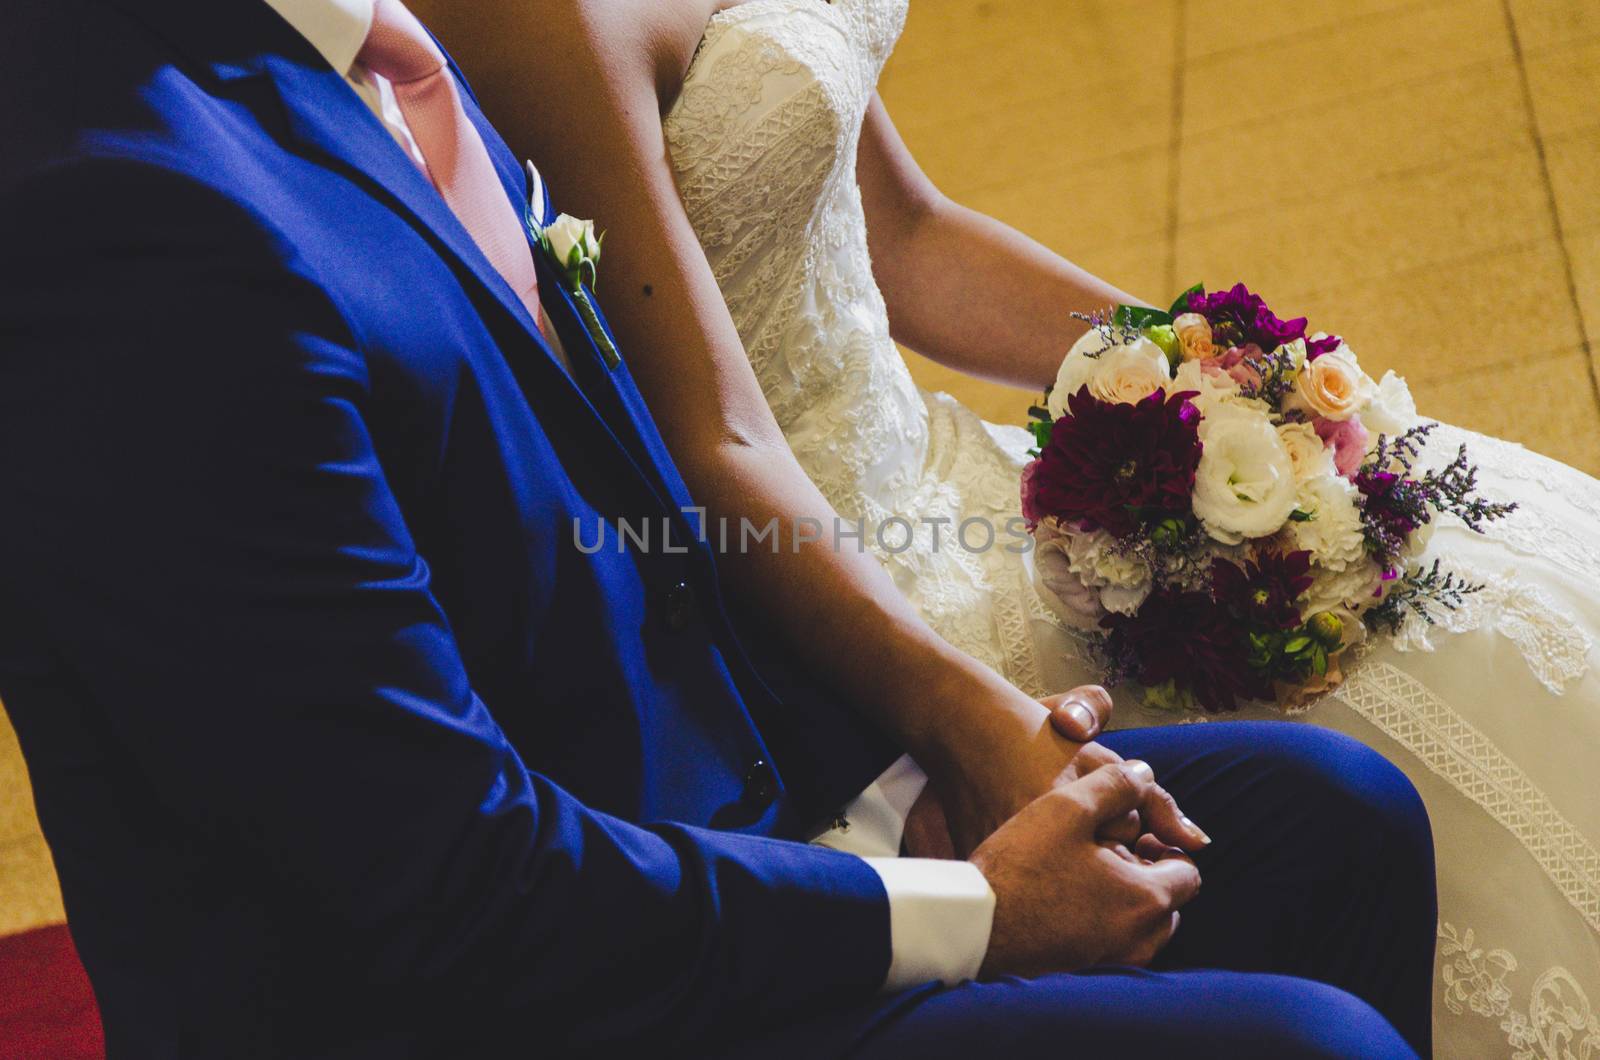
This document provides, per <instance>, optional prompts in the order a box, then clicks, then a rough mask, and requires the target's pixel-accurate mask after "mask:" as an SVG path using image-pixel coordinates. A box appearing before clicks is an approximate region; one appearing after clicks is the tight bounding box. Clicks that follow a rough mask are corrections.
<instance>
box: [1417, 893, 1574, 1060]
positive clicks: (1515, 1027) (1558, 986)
mask: <svg viewBox="0 0 1600 1060" xmlns="http://www.w3.org/2000/svg"><path fill="white" fill-rule="evenodd" d="M1439 963H1440V967H1439V977H1440V981H1441V985H1442V987H1443V996H1442V997H1441V1000H1442V1001H1443V1002H1444V1007H1445V1008H1446V1009H1447V1010H1448V1011H1449V1012H1450V1013H1451V1014H1452V1015H1456V1016H1463V1015H1466V1014H1467V1013H1468V1012H1471V1013H1473V1014H1474V1015H1477V1016H1482V1017H1483V1018H1485V1019H1491V1020H1498V1021H1499V1026H1500V1030H1501V1031H1502V1032H1503V1033H1504V1034H1505V1036H1506V1041H1507V1043H1508V1044H1510V1046H1511V1048H1512V1050H1513V1052H1512V1054H1511V1056H1512V1060H1546V1058H1562V1060H1569V1058H1570V1060H1588V1058H1590V1057H1600V1022H1597V1021H1596V1019H1595V1012H1594V1008H1593V1006H1592V1005H1591V1004H1590V1003H1589V995H1588V994H1587V993H1585V991H1584V989H1583V987H1582V985H1581V984H1579V982H1578V980H1577V977H1576V976H1574V975H1573V974H1572V973H1571V972H1569V971H1567V969H1565V968H1562V967H1559V966H1557V967H1552V968H1550V969H1548V970H1547V971H1545V972H1544V974H1542V975H1540V976H1539V977H1538V978H1537V979H1536V980H1534V983H1533V988H1532V989H1531V990H1530V991H1529V994H1528V1000H1527V1002H1526V1003H1525V1004H1522V1005H1519V1006H1518V1007H1513V1005H1512V1002H1513V1000H1514V997H1513V993H1512V989H1511V986H1510V985H1509V984H1508V983H1507V979H1508V978H1509V977H1510V976H1512V975H1513V974H1514V973H1515V972H1516V971H1517V970H1518V965H1517V959H1516V957H1514V956H1512V954H1511V952H1510V951H1509V950H1504V949H1493V950H1485V949H1484V948H1483V947H1481V946H1479V945H1478V944H1477V941H1476V939H1474V937H1473V933H1472V929H1471V928H1468V929H1467V930H1466V932H1465V933H1458V932H1457V931H1456V928H1455V926H1454V925H1452V924H1447V923H1443V922H1441V923H1440V924H1439Z"/></svg>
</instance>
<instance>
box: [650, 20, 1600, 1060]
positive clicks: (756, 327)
mask: <svg viewBox="0 0 1600 1060" xmlns="http://www.w3.org/2000/svg"><path fill="white" fill-rule="evenodd" d="M906 4H907V0H834V3H832V4H827V3H824V2H822V0H746V2H744V3H742V4H739V5H737V6H735V7H732V8H729V9H727V10H724V11H723V12H721V13H719V14H718V15H716V16H715V17H714V18H713V19H712V21H711V23H710V25H709V26H708V27H707V30H706V34H705V38H704V40H703V41H702V43H701V47H700V50H699V51H698V52H697V54H696V56H695V59H694V61H693V63H692V64H691V66H690V68H689V71H688V73H687V74H686V78H685V84H684V87H683V91H682V94H681V96H680V98H679V99H678V101H677V102H676V104H675V105H674V107H673V108H672V110H671V111H670V112H669V114H668V115H667V117H666V119H665V131H666V138H667V143H668V147H669V150H670V152H671V158H672V164H673V167H674V171H675V174H676V177H677V180H678V186H679V189H680V191H681V194H682V196H683V201H684V205H685V207H686V209H687V211H688V215H689V218H690V221H691V222H692V223H693V225H694V228H695V230H696V232H697V233H698V235H699V237H700V241H701V243H702V245H703V246H704V249H705V252H706V255H707V258H708V259H709V261H710V263H711V265H712V268H713V270H714V271H715V274H716V277H717V280H718V282H719V283H720V285H721V288H722V292H723V295H724V297H725V299H726V301H727V304H728V308H729V310H730V311H731V312H732V315H733V319H734V321H735V323H736V324H737V326H738V328H739V333H740V335H741V337H742V338H743V340H744V344H745V348H746V349H747V351H748V352H749V356H750V360H751V363H752V364H753V365H754V368H755V372H756V375H757V377H758V379H759V380H760V383H761V386H762V388H763V390H764V391H765V393H766V397H767V400H768V402H769V403H770V404H771V406H772V410H773V412H774V414H775V415H776V417H777V420H778V423H779V424H780V425H781V427H782V428H783V430H784V432H785V434H786V435H787V437H788V440H789V443H790V445H791V446H792V447H793V450H794V452H795V455H796V456H797V457H798V458H799V460H800V463H801V464H802V465H803V466H804V467H805V469H806V471H807V472H808V473H809V474H810V475H811V477H812V479H813V480H814V481H815V482H816V484H817V485H818V486H819V487H820V488H821V490H822V492H823V493H824V495H826V497H827V498H828V500H829V501H830V502H831V503H832V504H833V506H834V508H835V509H837V511H838V512H839V514H840V516H841V517H842V518H843V519H844V520H847V521H849V522H852V523H853V522H856V521H858V520H864V521H865V524H866V526H867V527H868V528H869V530H868V533H867V535H866V540H867V544H868V547H869V548H871V549H872V550H873V551H875V552H876V553H877V555H878V556H879V558H880V559H881V560H882V562H883V564H884V566H885V567H886V568H887V569H888V571H889V572H890V573H891V574H892V576H893V577H894V579H895V581H896V583H897V584H898V585H899V587H900V588H901V590H902V591H904V592H905V593H906V595H907V596H908V597H909V598H910V599H911V600H913V601H914V602H915V603H916V605H917V606H918V607H919V608H920V609H921V611H922V614H923V615H924V616H925V617H926V619H927V620H928V622H929V623H930V624H932V625H933V627H934V628H936V629H937V630H938V631H939V632H940V633H941V634H942V635H944V636H945V637H946V638H947V639H948V640H950V641H951V642H952V643H954V644H956V645H957V646H959V647H961V648H963V649H965V650H966V651H968V652H970V653H972V654H973V655H975V656H977V657H978V658H980V659H982V660H984V661H986V662H988V663H989V664H990V665H992V666H993V667H995V669H997V670H999V671H1000V672H1002V673H1004V674H1005V675H1007V676H1008V677H1009V678H1010V679H1011V680H1012V681H1014V682H1015V683H1016V684H1018V685H1019V686H1020V687H1022V688H1024V689H1027V690H1029V691H1032V692H1035V693H1044V692H1048V691H1058V690H1061V689H1064V688H1067V687H1070V686H1072V685H1075V684H1081V683H1085V682H1087V681H1092V680H1093V679H1094V676H1095V675H1094V674H1093V672H1092V671H1091V670H1090V669H1089V668H1088V666H1087V665H1086V664H1085V663H1084V662H1082V661H1081V660H1080V659H1078V658H1077V656H1076V653H1075V651H1074V647H1073V641H1072V639H1071V638H1070V637H1069V636H1067V635H1066V634H1065V633H1064V632H1063V631H1062V630H1061V629H1060V628H1059V627H1058V626H1057V625H1056V623H1055V622H1054V621H1053V620H1052V618H1051V615H1050V612H1049V611H1048V610H1047V609H1046V608H1045V607H1044V606H1043V605H1042V603H1041V602H1040V600H1039V598H1038V596H1037V594H1036V592H1035V590H1034V588H1033V577H1032V571H1031V566H1030V564H1029V562H1028V558H1027V557H1025V556H1019V555H1018V554H1016V553H1014V552H1011V551H1007V550H1006V549H1005V548H1003V547H998V546H997V547H992V548H988V549H987V550H983V551H979V550H978V549H980V548H981V546H982V544H983V541H982V537H983V535H982V534H981V533H974V534H972V535H969V543H970V544H971V545H973V546H974V547H973V548H972V549H968V548H962V547H952V545H953V538H954V534H955V531H956V529H957V528H958V527H959V526H960V524H961V523H962V522H963V521H965V520H968V519H973V518H980V519H985V520H988V521H989V523H990V524H991V525H994V526H998V527H1003V526H1005V525H1006V523H1007V520H1010V519H1014V518H1017V517H1018V516H1019V499H1018V473H1019V470H1020V469H1021V467H1022V465H1023V463H1024V462H1025V461H1026V459H1027V457H1026V455H1025V452H1026V450H1027V449H1028V447H1029V445H1030V439H1029V437H1028V436H1027V434H1026V433H1025V432H1024V431H1022V430H1020V429H1018V428H1015V427H1002V426H996V425H994V424H989V423H985V422H983V421H982V420H980V419H979V418H978V417H977V416H976V415H974V414H973V413H972V412H971V411H969V410H968V409H967V408H965V407H964V406H962V405H961V404H960V403H959V402H957V401H956V400H954V399H953V398H951V397H950V396H949V395H947V394H934V393H927V392H925V391H922V390H919V389H918V388H917V386H916V385H915V383H913V382H912V379H911V376H910V374H909V373H908V371H907V369H906V365H905V363H904V361H903V360H902V358H901V357H900V354H899V352H898V351H897V350H896V348H895V345H894V343H893V341H892V340H891V339H890V336H889V325H888V317H887V315H886V313H885V309H884V303H883V299H882V297H881V296H880V294H879V291H878V288H877V285H876V283H875V282H874V280H873V273H872V263H871V260H870V259H869V256H868V252H867V238H866V236H867V234H866V222H865V219H864V216H863V213H862V205H861V197H860V192H859V189H858V187H857V184H856V173H855V160H856V145H857V140H858V138H859V135H860V130H861V124H862V120H863V116H864V113H865V109H866V106H867V104H868V102H869V101H870V99H871V97H872V94H873V92H874V90H875V87H876V83H877V78H878V75H879V72H880V71H881V69H882V67H883V64H884V62H885V60H886V59H887V58H888V56H889V53H890V50H891V49H892V48H893V46H894V43H895V41H896V39H897V38H898V36H899V33H900V30H901V28H902V25H903V23H904V19H905V13H906V11H905V9H906ZM1064 345H1065V344H1064ZM1461 441H1466V442H1467V443H1468V444H1469V445H1470V447H1471V452H1472V455H1473V456H1474V458H1475V459H1476V460H1477V461H1478V462H1479V463H1481V465H1482V468H1483V477H1482V481H1483V486H1484V491H1485V492H1486V493H1487V494H1489V495H1491V496H1494V497H1496V498H1502V499H1510V500H1515V501H1517V502H1518V503H1519V504H1520V505H1521V508H1520V510H1519V511H1518V512H1517V513H1516V514H1515V515H1513V516H1512V517H1511V518H1509V519H1508V520H1506V521H1504V522H1502V523H1499V524H1496V525H1494V526H1493V527H1491V530H1490V536H1489V537H1487V538H1480V537H1478V536H1476V535H1474V534H1471V533H1469V532H1468V531H1466V530H1465V529H1464V528H1463V527H1460V526H1459V525H1455V526H1444V527H1442V528H1441V529H1440V530H1439V532H1438V534H1437V535H1436V536H1435V537H1434V540H1433V543H1432V546H1431V551H1432V552H1433V553H1434V554H1436V555H1442V556H1445V557H1446V558H1447V560H1448V561H1449V562H1450V563H1451V564H1452V565H1453V566H1454V567H1456V568H1457V569H1459V570H1462V571H1464V572H1465V573H1467V574H1469V575H1472V576H1473V577H1474V578H1475V580H1478V581H1482V582H1485V583H1486V584H1487V585H1488V588H1487V589H1486V590H1485V591H1484V592H1483V593H1482V594H1480V595H1478V596H1477V597H1474V598H1473V600H1472V603H1471V605H1470V606H1469V607H1468V608H1466V609H1464V610H1463V611H1461V612H1460V613H1458V614H1456V615H1454V616H1452V618H1451V621H1450V622H1449V625H1450V627H1451V628H1450V630H1449V631H1446V630H1444V629H1436V630H1433V631H1431V635H1430V636H1423V635H1422V631H1419V630H1416V629H1412V630H1410V631H1408V632H1407V633H1406V634H1405V635H1403V636H1402V637H1400V638H1396V639H1395V641H1394V642H1390V641H1385V643H1383V644H1381V645H1378V646H1377V647H1375V648H1373V649H1372V650H1370V651H1369V652H1368V653H1367V654H1366V655H1365V656H1364V657H1363V658H1362V659H1361V660H1360V661H1359V662H1358V663H1357V664H1356V665H1355V666H1354V667H1353V668H1352V670H1351V673H1350V675H1349V678H1348V680H1347V681H1346V682H1345V684H1344V685H1343V686H1342V687H1341V688H1340V689H1339V690H1338V692H1337V693H1336V694H1334V695H1332V696H1329V697H1327V698H1325V699H1323V700H1322V701H1321V702H1319V703H1317V704H1316V705H1315V706H1313V707H1312V708H1311V709H1310V710H1309V711H1308V712H1306V713H1305V714H1303V715H1300V716H1299V720H1303V721H1313V722H1316V723H1319V724H1322V725H1326V726H1329V727H1331V728H1335V729H1339V730H1342V731H1344V732H1347V733H1350V734H1351V735H1354V736H1356V737H1358V738H1359V739H1361V740H1363V741H1364V742H1366V743H1367V744H1369V745H1371V746H1372V747H1374V748H1376V749H1377V750H1379V751H1381V752H1382V753H1383V754H1385V755H1386V756H1388V757H1389V758H1390V759H1391V760H1393V761H1394V762H1396V763H1397V764H1399V765H1400V766H1401V767H1402V768H1404V769H1405V771H1406V772H1407V774H1408V775H1409V776H1410V777H1411V779H1412V780H1413V781H1414V782H1415V783H1416V785H1417V787H1418V788H1419V789H1420V790H1421V791H1422V793H1423V796H1424V798H1425V799H1426V801H1427V803H1428V807H1429V810H1430V812H1431V814H1432V818H1433V822H1434V828H1435V831H1436V834H1437V845H1438V858H1439V875H1440V923H1439V977H1438V984H1437V985H1438V994H1437V997H1436V1006H1435V1021H1436V1024H1437V1028H1436V1031H1437V1033H1436V1042H1437V1050H1438V1052H1437V1055H1439V1056H1441V1057H1487V1056H1514V1057H1517V1058H1523V1057H1545V1056H1550V1057H1569V1056H1570V1057H1596V1058H1600V1026H1597V1023H1596V1009H1595V1007H1594V1006H1595V1005H1596V1004H1600V852H1597V849H1596V843H1597V840H1600V677H1597V675H1596V673H1595V671H1594V670H1593V668H1592V666H1591V663H1592V661H1593V659H1592V654H1593V646H1594V631H1595V630H1600V482H1596V481H1595V480H1594V479H1591V478H1589V477H1587V476H1585V475H1582V474H1579V473H1578V472H1576V471H1573V470H1571V469H1569V468H1567V467H1565V466H1563V465H1560V464H1557V463H1555V462H1553V461H1550V460H1547V459H1545V458H1543V457H1540V456H1537V455H1534V454H1532V453H1529V452H1527V451H1526V450H1524V449H1522V448H1521V447H1519V446H1516V445H1512V444H1509V443H1506V442H1502V441H1499V440H1496V439H1492V438H1486V437H1482V436H1480V435H1475V434H1470V433H1469V432H1466V431H1460V430H1456V429H1453V428H1449V427H1443V428H1441V429H1440V431H1439V432H1438V436H1437V437H1436V440H1435V443H1434V448H1435V450H1436V451H1439V452H1444V451H1449V452H1450V453H1453V452H1454V449H1455V447H1456V446H1457V445H1458V444H1459V443H1460V442H1461ZM893 519H901V520H906V521H907V522H909V523H910V524H912V525H913V526H914V527H915V539H914V541H913V543H912V545H911V547H908V548H902V547H901V545H902V541H903V534H904V524H900V523H894V524H891V523H890V520H893ZM877 526H889V527H890V529H888V530H887V531H886V533H885V534H884V537H883V539H882V540H878V539H877V537H876V535H875V534H874V533H873V532H872V530H871V528H873V527H877ZM935 534H938V535H939V546H938V547H935V544H934V536H935ZM973 538H976V540H973ZM852 547H853V546H852ZM1430 639H1431V644H1430V643H1429V640H1430ZM1118 713H1119V716H1120V723H1121V724H1123V725H1131V724H1159V723H1166V722H1171V721H1176V720H1190V719H1186V718H1176V717H1174V716H1173V715H1170V714H1154V713H1151V712H1147V711H1145V710H1143V709H1142V708H1140V707H1139V706H1138V705H1137V704H1136V703H1133V702H1131V701H1129V698H1128V697H1126V696H1119V705H1118ZM1255 716H1278V717H1281V716H1282V715H1281V714H1273V713H1272V712H1270V711H1266V710H1265V709H1262V710H1259V711H1257V712H1255Z"/></svg>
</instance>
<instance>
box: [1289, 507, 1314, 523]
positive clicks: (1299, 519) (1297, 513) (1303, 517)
mask: <svg viewBox="0 0 1600 1060" xmlns="http://www.w3.org/2000/svg"><path fill="white" fill-rule="evenodd" d="M1315 518H1316V515H1315V514H1314V513H1312V512H1302V511H1301V510H1300V509H1299V508H1296V509H1295V510H1294V511H1292V512H1290V513H1289V521H1290V522H1295V523H1309V522H1311V521H1312V520H1313V519H1315Z"/></svg>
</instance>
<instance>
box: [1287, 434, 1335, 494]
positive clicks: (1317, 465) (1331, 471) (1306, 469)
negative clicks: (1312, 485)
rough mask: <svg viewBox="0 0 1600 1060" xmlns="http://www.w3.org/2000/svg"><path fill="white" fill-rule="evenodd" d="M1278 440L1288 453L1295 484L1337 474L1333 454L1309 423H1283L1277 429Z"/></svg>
mask: <svg viewBox="0 0 1600 1060" xmlns="http://www.w3.org/2000/svg"><path fill="white" fill-rule="evenodd" d="M1278 440H1279V441H1281V442H1282V443H1283V447H1284V449H1285V450H1287V451H1288V453H1289V462H1290V463H1291V464H1293V465H1294V478H1295V481H1296V482H1302V483H1303V482H1307V481H1310V480H1311V479H1316V478H1321V477H1322V476H1324V475H1335V474H1338V469H1337V468H1335V467H1334V464H1333V453H1332V452H1330V451H1329V450H1328V447H1327V446H1326V445H1324V444H1323V442H1322V439H1321V438H1320V437H1318V435H1317V431H1316V428H1314V427H1312V426H1311V424H1309V423H1285V424H1283V425H1282V426H1280V427H1279V428H1278Z"/></svg>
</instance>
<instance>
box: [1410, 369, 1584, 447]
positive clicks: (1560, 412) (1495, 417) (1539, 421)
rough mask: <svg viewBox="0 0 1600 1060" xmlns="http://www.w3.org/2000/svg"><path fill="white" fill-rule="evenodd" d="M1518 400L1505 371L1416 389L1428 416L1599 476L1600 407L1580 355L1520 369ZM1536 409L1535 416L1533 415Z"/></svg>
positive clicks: (1474, 374)
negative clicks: (1511, 396) (1509, 391)
mask: <svg viewBox="0 0 1600 1060" xmlns="http://www.w3.org/2000/svg"><path fill="white" fill-rule="evenodd" d="M1518 368H1519V378H1520V380H1521V382H1520V383H1519V390H1520V391H1521V392H1520V393H1519V394H1518V397H1517V400H1515V401H1507V400H1506V395H1505V385H1506V384H1505V377H1504V374H1503V372H1496V371H1479V372H1474V373H1472V374H1470V375H1467V376H1464V377H1461V378H1458V379H1447V380H1439V381H1436V382H1432V383H1423V384H1420V385H1417V386H1415V387H1413V392H1414V393H1415V394H1416V398H1417V406H1418V408H1420V409H1421V410H1422V412H1423V413H1424V414H1425V415H1428V416H1433V417H1435V418H1437V419H1441V420H1445V421H1447V422H1449V423H1454V424H1456V425H1458V426H1461V427H1468V428H1470V429H1472V430H1475V431H1480V432H1482V433H1484V434H1492V435H1496V436H1498V437H1501V438H1509V439H1511V440H1512V441H1515V442H1521V443H1522V444H1523V445H1526V446H1527V447H1528V448H1529V449H1533V450H1535V451H1536V452H1540V453H1544V454H1545V455H1546V456H1552V457H1555V458H1556V459H1557V460H1561V461H1564V462H1565V463H1568V464H1571V465H1572V466H1573V467H1575V468H1578V469H1579V470H1580V471H1585V472H1588V473H1589V474H1591V475H1596V474H1600V406H1597V404H1596V400H1595V396H1594V387H1593V385H1592V383H1591V381H1590V377H1589V366H1588V364H1587V361H1586V358H1585V356H1584V353H1583V351H1582V350H1568V351H1565V352H1562V353H1557V354H1553V355H1550V356H1547V357H1543V358H1538V359H1535V360H1533V361H1529V362H1527V363H1525V364H1520V365H1518ZM1533 410H1537V411H1538V414H1537V415H1530V414H1529V413H1530V412H1531V411H1533Z"/></svg>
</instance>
